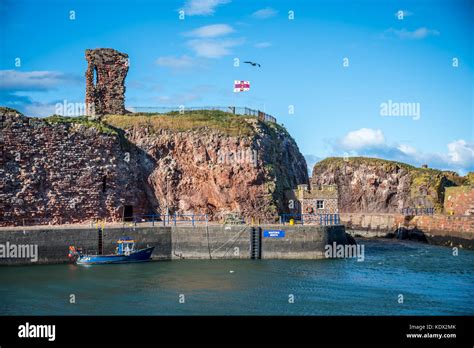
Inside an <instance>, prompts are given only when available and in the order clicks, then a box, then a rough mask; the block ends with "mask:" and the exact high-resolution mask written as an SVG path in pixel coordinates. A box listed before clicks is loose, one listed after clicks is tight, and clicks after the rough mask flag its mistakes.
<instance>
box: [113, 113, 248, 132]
mask: <svg viewBox="0 0 474 348" xmlns="http://www.w3.org/2000/svg"><path fill="white" fill-rule="evenodd" d="M255 118H256V117H252V116H239V115H234V114H230V113H227V112H223V111H217V110H199V111H189V112H186V113H185V114H180V113H179V112H170V113H167V114H153V113H150V114H145V113H136V114H131V115H107V116H105V117H104V122H105V123H107V124H109V125H111V126H113V127H117V128H120V129H124V130H127V129H131V128H134V127H148V128H149V129H150V130H151V131H152V132H158V131H159V130H161V129H166V130H167V129H169V130H174V131H179V132H184V131H188V130H199V129H206V128H207V129H215V130H218V131H220V132H221V133H223V134H226V135H230V136H249V135H252V134H254V133H255V131H254V129H253V127H252V125H251V124H249V123H248V122H247V121H246V120H247V119H255Z"/></svg>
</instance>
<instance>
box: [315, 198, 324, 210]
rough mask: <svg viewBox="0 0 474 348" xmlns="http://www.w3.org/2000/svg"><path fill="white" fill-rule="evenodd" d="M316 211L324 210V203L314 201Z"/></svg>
mask: <svg viewBox="0 0 474 348" xmlns="http://www.w3.org/2000/svg"><path fill="white" fill-rule="evenodd" d="M316 209H324V201H323V200H319V199H318V200H317V201H316Z"/></svg>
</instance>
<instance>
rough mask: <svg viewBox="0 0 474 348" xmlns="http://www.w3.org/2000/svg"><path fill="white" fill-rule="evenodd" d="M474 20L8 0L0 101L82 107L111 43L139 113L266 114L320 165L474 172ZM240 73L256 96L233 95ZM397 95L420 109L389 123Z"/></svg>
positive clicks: (439, 4)
mask: <svg viewBox="0 0 474 348" xmlns="http://www.w3.org/2000/svg"><path fill="white" fill-rule="evenodd" d="M179 10H184V15H185V18H184V20H180V18H179ZM70 11H74V12H73V13H74V16H72V15H71V14H72V13H71V12H70ZM289 11H294V19H292V20H290V19H289V18H288V17H289V16H288V14H289ZM398 11H402V12H403V14H404V15H403V19H400V18H399V16H398V14H399V12H398ZM73 17H74V19H71V18H73ZM473 17H474V7H473V2H469V1H460V0H449V1H436V0H434V1H416V0H411V1H401V0H396V1H395V0H394V1H388V0H387V1H375V0H370V1H341V0H335V1H334V0H333V1H329V0H328V1H302V0H300V1H289V0H287V1H281V0H272V1H245V0H181V1H151V0H147V1H144V0H136V1H133V2H132V1H123V0H113V1H111V0H105V1H91V0H77V1H73V0H57V1H52V0H47V1H41V2H40V1H32V0H31V1H26V0H15V1H11V0H2V2H1V5H0V28H1V33H0V35H1V36H0V44H1V46H0V52H1V55H0V93H1V94H0V105H7V106H11V107H15V108H17V109H19V110H20V111H22V112H24V113H25V114H27V115H32V116H33V115H34V116H44V115H48V114H51V113H54V109H55V107H54V106H55V104H56V103H58V102H60V103H62V102H63V101H64V100H67V101H68V102H83V100H84V90H85V81H84V72H85V70H86V66H87V64H86V61H85V58H84V50H85V49H86V48H98V47H111V48H115V49H117V50H119V51H122V52H126V53H128V54H129V56H130V71H129V74H128V76H127V80H126V85H127V92H126V105H127V106H129V107H130V106H177V105H181V104H183V105H185V106H203V105H223V106H226V105H234V104H237V105H239V106H248V107H252V108H258V109H262V110H263V109H265V111H266V112H267V113H270V114H272V115H274V116H276V117H277V119H278V121H279V122H280V123H283V124H284V125H285V127H287V129H288V130H289V131H290V133H291V134H292V136H293V137H294V138H295V140H296V141H297V143H298V145H299V147H300V150H301V152H302V153H303V154H305V156H306V158H307V160H308V162H309V164H310V165H311V164H312V163H313V162H314V161H316V160H318V159H321V158H324V157H327V156H344V155H346V156H355V155H366V156H375V157H382V158H387V159H393V160H400V161H404V162H408V163H410V164H414V165H417V166H419V165H421V164H424V163H426V164H428V165H429V166H430V167H434V168H440V169H453V170H457V171H459V172H461V173H466V172H467V171H469V170H471V171H472V170H474V145H473V138H474V137H473V119H474V117H473V116H474V113H473V100H474V92H473V81H474V79H473V77H474V63H473V55H474V53H473V43H472V41H473V40H472V38H473V24H472V23H474V18H473ZM17 58H19V61H18V59H17ZM234 58H239V59H240V61H241V65H240V67H234ZM345 58H347V60H344V59H345ZM453 59H457V63H458V64H457V66H453V62H454V61H453ZM246 60H251V61H255V62H258V63H260V64H261V65H262V67H261V68H258V67H252V66H249V65H247V64H242V62H243V61H246ZM18 62H20V64H18ZM347 62H348V64H347ZM344 63H346V64H345V66H344ZM235 79H238V80H249V81H250V83H251V90H250V91H249V92H244V93H239V94H234V93H233V92H232V88H233V81H234V80H235ZM389 101H391V102H392V104H397V103H398V105H401V104H400V103H404V104H405V105H408V104H407V103H410V105H413V106H417V107H419V114H417V115H415V114H413V113H410V112H408V114H404V115H401V116H400V115H399V116H383V115H381V104H383V103H388V102H389ZM411 103H413V104H411ZM290 106H293V107H294V114H289V108H290ZM413 110H415V109H413Z"/></svg>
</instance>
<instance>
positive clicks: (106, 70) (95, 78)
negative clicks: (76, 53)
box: [86, 48, 128, 116]
mask: <svg viewBox="0 0 474 348" xmlns="http://www.w3.org/2000/svg"><path fill="white" fill-rule="evenodd" d="M86 59H87V62H88V66H87V71H86V105H87V106H88V107H87V109H88V110H90V111H89V113H88V114H89V115H90V116H96V115H104V114H124V113H125V112H126V110H125V104H124V102H125V77H126V76H127V72H128V54H125V53H121V52H119V51H116V50H114V49H111V48H97V49H93V50H86Z"/></svg>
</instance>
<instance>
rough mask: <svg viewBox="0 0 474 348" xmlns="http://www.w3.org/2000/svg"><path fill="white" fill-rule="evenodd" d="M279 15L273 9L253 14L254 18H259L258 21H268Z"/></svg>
mask: <svg viewBox="0 0 474 348" xmlns="http://www.w3.org/2000/svg"><path fill="white" fill-rule="evenodd" d="M277 13H278V11H276V10H274V9H273V8H271V7H266V8H262V9H261V10H258V11H255V12H254V13H252V17H254V18H257V19H267V18H271V17H275V16H276V15H277Z"/></svg>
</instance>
